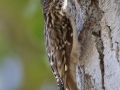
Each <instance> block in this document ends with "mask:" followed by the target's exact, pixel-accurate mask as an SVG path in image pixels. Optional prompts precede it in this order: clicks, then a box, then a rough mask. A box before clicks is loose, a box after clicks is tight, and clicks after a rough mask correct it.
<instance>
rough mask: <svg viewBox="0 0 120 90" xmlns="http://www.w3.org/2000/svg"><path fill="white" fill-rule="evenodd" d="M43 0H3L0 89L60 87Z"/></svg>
mask: <svg viewBox="0 0 120 90" xmlns="http://www.w3.org/2000/svg"><path fill="white" fill-rule="evenodd" d="M43 27H44V25H43V15H42V8H41V3H40V0H11V1H10V0H0V90H57V87H56V83H55V80H54V77H53V75H52V71H51V69H50V66H49V63H48V60H47V56H46V53H45V47H44V43H43V42H44V36H43Z"/></svg>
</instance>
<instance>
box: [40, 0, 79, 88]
mask: <svg viewBox="0 0 120 90" xmlns="http://www.w3.org/2000/svg"><path fill="white" fill-rule="evenodd" d="M42 4H43V14H44V24H45V25H44V39H45V46H46V51H47V54H48V58H49V62H50V66H51V69H52V71H53V74H54V77H55V79H56V81H57V84H58V87H59V90H77V87H76V84H75V81H76V80H75V63H77V62H76V61H77V60H78V53H79V52H78V49H79V44H78V39H77V31H76V28H75V24H74V20H72V19H71V18H70V17H69V16H68V15H67V13H66V12H65V7H66V5H67V0H42Z"/></svg>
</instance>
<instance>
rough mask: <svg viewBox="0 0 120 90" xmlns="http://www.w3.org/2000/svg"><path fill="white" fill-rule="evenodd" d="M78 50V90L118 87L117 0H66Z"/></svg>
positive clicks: (119, 3)
mask: <svg viewBox="0 0 120 90" xmlns="http://www.w3.org/2000/svg"><path fill="white" fill-rule="evenodd" d="M67 10H68V12H69V13H70V15H71V16H72V17H73V18H74V20H75V22H76V28H77V30H78V36H79V38H78V39H79V42H80V43H81V53H80V58H79V62H80V63H78V65H76V83H77V87H78V90H120V0H68V7H67Z"/></svg>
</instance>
